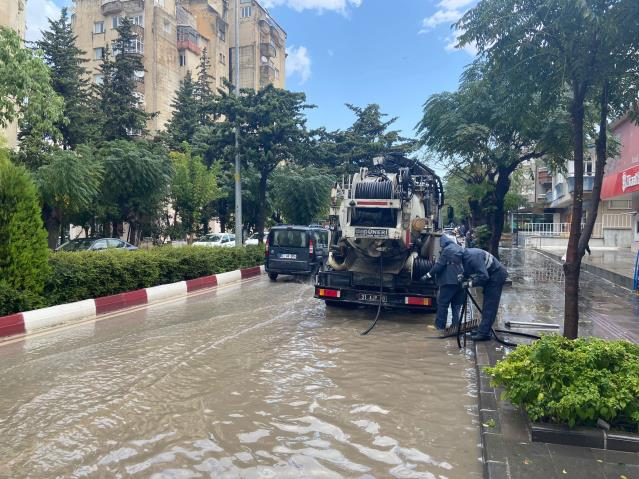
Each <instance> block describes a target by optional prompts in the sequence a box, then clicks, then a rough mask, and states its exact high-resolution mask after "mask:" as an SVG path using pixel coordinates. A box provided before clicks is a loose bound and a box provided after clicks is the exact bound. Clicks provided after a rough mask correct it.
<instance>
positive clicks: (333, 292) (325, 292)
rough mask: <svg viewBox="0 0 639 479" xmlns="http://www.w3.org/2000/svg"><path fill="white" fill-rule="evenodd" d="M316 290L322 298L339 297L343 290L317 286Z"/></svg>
mask: <svg viewBox="0 0 639 479" xmlns="http://www.w3.org/2000/svg"><path fill="white" fill-rule="evenodd" d="M315 292H316V293H317V295H318V296H320V297H322V298H339V297H340V296H341V295H342V292H341V291H340V290H338V289H324V288H316V289H315Z"/></svg>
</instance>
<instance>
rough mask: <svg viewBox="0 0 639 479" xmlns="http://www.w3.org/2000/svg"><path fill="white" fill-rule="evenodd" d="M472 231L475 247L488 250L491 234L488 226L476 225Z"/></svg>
mask: <svg viewBox="0 0 639 479" xmlns="http://www.w3.org/2000/svg"><path fill="white" fill-rule="evenodd" d="M474 233H475V241H476V243H477V247H478V248H481V249H485V250H488V249H489V247H490V237H491V236H492V231H491V229H490V227H489V226H488V225H481V226H478V227H477V228H475V231H474Z"/></svg>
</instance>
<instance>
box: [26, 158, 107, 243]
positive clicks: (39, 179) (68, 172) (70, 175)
mask: <svg viewBox="0 0 639 479" xmlns="http://www.w3.org/2000/svg"><path fill="white" fill-rule="evenodd" d="M103 173H104V171H103V168H102V165H101V164H100V163H98V162H96V161H95V160H94V158H93V154H92V151H91V149H90V148H89V147H87V146H80V147H78V148H77V149H76V150H75V151H71V150H54V151H53V152H52V153H51V154H50V160H49V161H48V162H47V164H45V165H44V166H42V167H40V168H39V169H38V170H37V171H36V172H35V175H34V176H35V179H36V183H37V185H38V189H39V190H40V198H41V199H42V202H43V216H44V220H45V225H46V228H47V232H48V244H49V248H51V249H54V248H55V247H56V246H57V243H58V239H59V238H61V237H62V236H63V234H64V232H63V231H61V229H60V227H61V226H63V225H65V221H66V223H67V224H68V223H69V221H70V220H71V219H72V216H73V215H79V214H82V213H85V212H88V211H90V210H91V209H92V207H93V205H94V204H95V201H96V200H97V199H98V195H99V192H100V186H101V183H102V177H103ZM62 240H64V238H62Z"/></svg>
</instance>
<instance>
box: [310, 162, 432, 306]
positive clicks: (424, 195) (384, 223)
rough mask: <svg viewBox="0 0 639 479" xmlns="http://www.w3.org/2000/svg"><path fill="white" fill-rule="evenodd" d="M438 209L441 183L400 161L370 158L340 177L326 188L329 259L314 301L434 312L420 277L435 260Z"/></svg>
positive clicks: (426, 171)
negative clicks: (366, 165) (366, 163)
mask: <svg viewBox="0 0 639 479" xmlns="http://www.w3.org/2000/svg"><path fill="white" fill-rule="evenodd" d="M443 203H444V191H443V187H442V182H441V179H440V178H439V177H438V176H437V175H436V174H435V172H434V171H433V170H431V169H430V168H428V167H427V166H425V165H423V164H422V163H420V162H419V161H417V160H411V159H408V158H405V157H403V156H396V155H386V156H384V157H377V158H375V159H374V160H373V164H372V165H371V167H370V168H364V167H363V168H360V170H359V172H358V173H355V174H353V175H349V176H348V177H344V178H343V180H342V181H341V182H338V183H336V184H335V185H334V187H333V188H332V190H331V198H330V215H329V254H328V258H327V260H326V263H325V265H324V266H323V267H322V268H321V270H320V271H319V273H318V274H317V276H316V277H315V297H316V298H320V299H323V300H324V301H325V302H326V305H327V306H342V305H343V306H347V305H358V304H360V305H371V306H378V307H379V308H380V309H381V307H382V306H383V307H385V308H401V309H410V310H421V311H432V310H435V308H436V296H437V286H436V285H435V283H434V282H433V281H432V280H428V281H425V282H422V281H420V279H421V278H422V276H424V275H425V274H426V273H427V272H428V271H429V270H430V268H431V267H432V266H433V264H434V262H435V261H436V259H437V256H438V254H439V249H440V248H439V238H440V237H441V235H442V232H441V229H440V226H441V225H440V223H441V222H440V217H439V215H440V208H441V206H442V205H443ZM378 314H379V309H378Z"/></svg>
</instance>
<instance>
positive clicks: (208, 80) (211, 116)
mask: <svg viewBox="0 0 639 479" xmlns="http://www.w3.org/2000/svg"><path fill="white" fill-rule="evenodd" d="M210 71H211V61H210V60H209V56H208V52H207V50H206V48H203V49H202V55H201V56H200V64H199V65H198V67H197V80H196V82H195V85H194V87H193V96H194V97H195V101H196V102H197V118H198V123H199V124H200V126H206V125H210V124H211V123H212V122H214V121H215V120H216V118H217V112H216V109H217V108H216V95H215V93H214V92H213V89H212V88H211V84H212V83H214V81H215V79H214V78H213V76H212V75H211V74H210V73H209V72H210Z"/></svg>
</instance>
